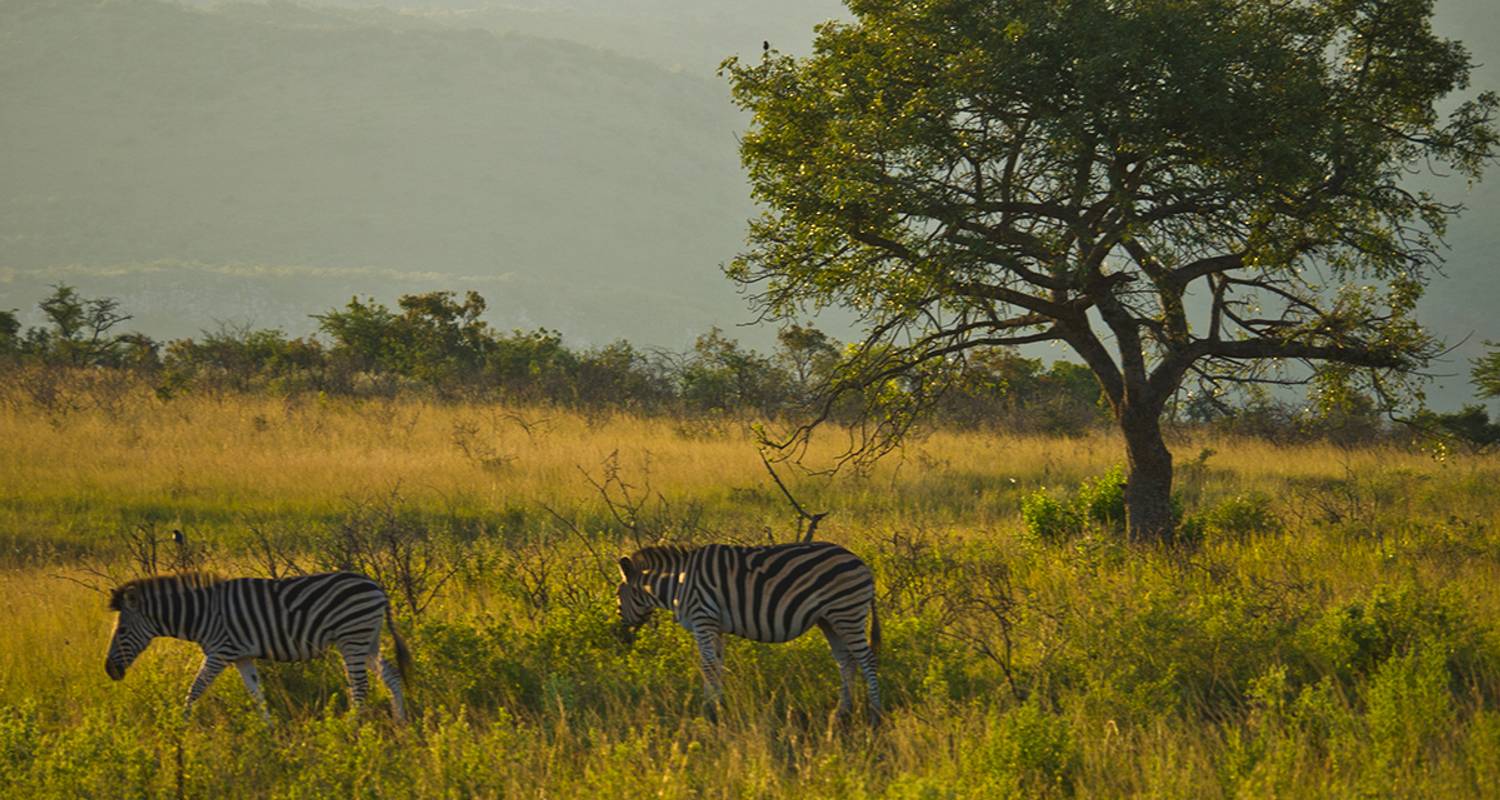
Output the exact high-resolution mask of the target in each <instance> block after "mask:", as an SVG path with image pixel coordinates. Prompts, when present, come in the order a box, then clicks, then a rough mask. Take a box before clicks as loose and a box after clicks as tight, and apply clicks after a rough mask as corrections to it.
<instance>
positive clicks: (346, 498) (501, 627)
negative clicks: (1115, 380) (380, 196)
mask: <svg viewBox="0 0 1500 800" xmlns="http://www.w3.org/2000/svg"><path fill="white" fill-rule="evenodd" d="M10 400H11V402H8V403H4V404H0V442H4V443H5V445H4V448H3V450H0V537H3V539H0V544H3V546H4V547H5V548H6V552H5V553H4V554H3V563H4V565H5V566H4V567H3V571H0V614H3V615H4V619H6V620H7V623H6V624H5V625H4V626H0V794H4V795H8V796H35V797H50V796H59V797H61V796H67V797H76V796H161V795H172V794H175V793H177V792H178V791H179V789H180V790H181V791H182V793H184V794H185V795H187V796H206V795H231V796H277V797H306V796H320V797H321V796H327V795H329V794H344V795H355V796H370V797H376V796H381V797H387V796H412V797H439V796H443V797H469V796H491V797H512V796H513V797H533V796H548V797H560V796H599V795H604V794H608V795H611V796H621V797H637V796H639V797H646V796H651V797H662V796H667V797H697V796H735V797H741V796H756V797H759V796H788V795H790V796H810V797H857V796H888V797H1005V796H1013V797H1045V796H1052V797H1063V796H1076V797H1116V796H1127V795H1136V796H1152V797H1228V796H1242V797H1274V796H1282V797H1349V796H1356V795H1359V796H1366V795H1369V796H1410V797H1432V796H1496V795H1497V793H1500V789H1497V786H1500V767H1497V766H1496V765H1497V764H1500V636H1497V631H1496V628H1495V620H1497V619H1500V534H1497V523H1500V497H1497V494H1496V493H1495V492H1493V491H1492V488H1491V487H1493V486H1494V485H1495V480H1496V478H1497V477H1500V461H1497V460H1495V459H1492V458H1475V459H1464V460H1458V461H1447V462H1438V461H1433V460H1431V459H1429V458H1427V457H1425V456H1423V455H1421V454H1419V453H1413V452H1406V451H1403V450H1400V449H1394V448H1388V449H1379V450H1342V449H1338V448H1333V447H1324V446H1305V447H1295V448H1284V447H1274V446H1271V445H1268V444H1266V443H1263V442H1257V441H1249V440H1215V441H1208V440H1203V441H1199V440H1191V439H1190V440H1184V441H1181V442H1178V443H1177V444H1176V445H1175V446H1174V452H1175V453H1176V454H1177V460H1178V464H1179V466H1180V470H1179V488H1180V493H1181V495H1182V498H1183V502H1184V506H1185V507H1184V511H1185V513H1186V514H1188V515H1189V516H1190V517H1192V518H1193V519H1195V520H1198V522H1197V523H1195V524H1198V525H1199V528H1198V530H1199V531H1200V532H1201V536H1202V539H1201V542H1199V543H1198V544H1197V546H1196V549H1194V548H1187V549H1177V550H1170V551H1168V550H1154V549H1142V548H1135V547H1131V546H1127V545H1124V544H1122V543H1121V542H1120V541H1119V537H1118V536H1117V535H1115V534H1114V533H1113V532H1112V531H1111V530H1110V529H1109V526H1108V523H1107V521H1105V522H1101V521H1100V520H1098V519H1094V518H1091V517H1090V518H1087V519H1086V521H1085V522H1083V523H1081V524H1080V525H1079V527H1078V528H1077V529H1076V530H1069V531H1067V532H1065V533H1064V534H1061V535H1057V536H1053V537H1049V538H1041V537H1037V536H1034V535H1031V534H1029V533H1028V531H1027V526H1026V525H1024V524H1023V523H1022V520H1021V519H1020V516H1019V512H1020V508H1021V506H1022V501H1023V499H1024V498H1027V497H1033V496H1038V495H1043V496H1047V497H1053V498H1056V499H1057V500H1058V502H1071V501H1070V500H1069V498H1070V497H1071V496H1072V495H1073V494H1074V493H1075V492H1076V491H1077V489H1078V487H1079V486H1080V485H1082V484H1084V483H1085V482H1090V483H1089V485H1090V486H1094V485H1096V484H1097V481H1096V480H1095V478H1096V476H1099V475H1102V474H1105V473H1106V472H1107V471H1108V470H1109V469H1110V468H1111V467H1112V466H1114V465H1116V464H1117V463H1118V462H1119V460H1120V455H1119V454H1120V452H1121V448H1120V447H1119V444H1118V442H1116V441H1115V440H1114V439H1113V438H1111V437H1109V436H1107V435H1103V434H1098V435H1089V436H1085V437H1080V438H1072V439H1062V438H1058V439H1047V438H1026V437H1021V438H1018V437H1007V436H1003V435H1000V434H994V433H964V434H960V433H935V434H932V435H928V436H925V437H923V438H921V439H919V440H915V441H913V442H912V443H911V444H910V445H909V446H908V447H907V448H905V449H904V450H903V451H901V452H899V453H896V454H893V456H892V457H891V458H889V459H887V460H886V461H884V462H882V463H880V464H879V465H877V466H876V467H875V468H873V469H871V470H870V471H868V472H867V473H863V474H853V473H847V472H846V473H840V474H839V475H837V476H835V477H832V478H829V477H821V476H815V475H806V474H802V473H800V472H797V471H794V470H790V469H782V473H783V477H784V478H786V479H787V480H788V481H789V483H790V484H791V487H792V489H793V491H794V492H796V494H797V495H798V497H799V499H801V500H802V501H803V502H804V504H805V505H808V506H810V507H812V508H813V509H814V510H833V511H834V514H833V515H832V516H830V517H828V518H827V520H826V521H825V522H824V524H823V525H822V526H821V527H820V528H819V535H820V537H824V538H829V539H832V540H835V541H839V542H841V543H844V544H846V545H847V546H849V547H851V548H852V549H854V550H855V551H856V552H858V553H860V554H861V555H863V556H864V557H865V558H866V560H868V561H869V562H870V563H871V565H872V566H873V567H874V569H875V571H876V573H877V577H878V581H879V590H880V604H881V614H882V621H883V623H884V627H885V636H884V638H885V645H884V648H883V652H882V654H881V657H882V662H881V663H882V683H883V687H884V689H885V692H886V695H887V697H888V698H889V705H890V707H891V711H892V713H891V716H890V719H889V724H888V725H887V726H885V727H884V728H882V729H881V730H880V731H878V732H876V733H870V732H868V731H866V730H864V729H863V728H860V727H858V726H855V727H852V728H849V729H841V728H839V727H837V726H835V725H834V724H833V723H832V721H831V712H832V711H833V708H834V705H835V703H836V699H837V671H836V669H835V667H834V664H833V661H832V659H831V657H830V656H829V654H828V652H827V646H826V644H825V643H824V642H823V641H822V640H821V639H820V638H819V637H817V636H816V635H810V636H807V637H804V638H803V639H802V640H799V641H797V642H794V643H791V644H787V645H779V646H767V645H756V644H752V643H747V642H741V641H731V642H730V648H729V653H728V664H729V674H728V676H727V679H726V683H727V697H726V701H725V707H724V713H723V715H722V719H721V721H720V722H719V723H718V724H717V725H715V724H711V723H709V722H707V721H706V720H705V719H704V718H703V714H702V708H701V702H700V700H699V696H700V687H699V679H698V677H697V675H696V673H695V668H694V666H693V665H694V657H693V653H692V643H691V640H690V638H689V637H688V636H687V635H686V634H685V633H684V632H682V631H681V630H678V629H676V628H675V627H674V626H673V625H672V624H670V621H668V620H658V621H657V622H656V623H654V624H653V625H651V626H648V628H647V629H646V630H645V631H644V632H643V634H642V636H641V637H640V639H638V640H637V641H636V642H635V643H634V644H633V645H632V646H628V647H627V646H626V645H624V644H622V643H620V642H619V641H618V640H617V639H615V638H614V636H613V633H612V621H613V613H614V611H613V607H612V602H613V601H612V593H611V581H612V578H611V577H610V575H609V569H610V561H611V559H612V557H613V556H614V555H616V554H617V553H619V552H622V551H626V550H629V549H631V548H632V547H633V546H634V544H635V541H634V536H633V535H632V534H631V533H630V532H629V531H628V529H627V528H626V527H624V526H622V525H621V524H620V522H619V521H618V520H617V519H616V517H615V515H614V514H612V513H611V510H610V508H609V507H608V505H607V504H606V503H605V501H604V499H603V498H602V497H601V495H600V493H599V490H598V488H597V487H596V486H595V484H600V485H604V486H605V487H606V488H607V489H609V490H610V491H611V492H612V494H611V497H612V498H613V499H614V500H615V501H616V504H617V505H616V508H615V511H616V512H618V511H620V502H621V495H620V492H621V491H629V492H631V493H632V496H633V497H635V498H637V499H641V498H645V500H646V502H644V503H642V505H641V506H640V510H639V519H638V520H637V521H636V522H637V526H638V527H639V528H640V530H641V532H642V533H643V534H644V535H649V536H656V535H664V536H668V537H671V538H675V539H681V540H688V541H702V540H705V539H709V538H729V539H735V540H738V541H746V542H757V541H767V540H771V539H775V540H777V541H785V540H787V539H788V538H790V537H791V536H792V535H793V533H794V531H795V528H796V525H795V519H794V516H793V515H792V514H791V513H790V511H789V510H788V508H787V507H786V505H785V503H784V501H783V500H782V499H781V498H780V495H779V492H778V490H776V489H775V487H774V486H773V485H772V484H771V483H770V481H769V478H768V477H767V476H766V475H765V471H764V467H763V466H762V464H761V462H760V459H759V457H758V456H757V455H756V452H755V448H754V438H753V436H752V435H751V434H750V432H749V430H748V429H747V428H746V427H745V426H744V425H743V424H741V423H740V422H738V421H735V420H729V419H717V418H712V419H694V420H676V419H655V418H653V419H645V418H637V417H631V416H624V415H614V416H603V417H587V416H581V415H578V414H573V413H568V412H565V411H560V410H556V409H547V408H497V407H491V406H464V405H438V404H428V403H424V402H419V401H400V402H378V401H368V402H359V403H356V402H349V401H327V400H321V399H318V398H305V399H300V400H281V399H272V398H246V397H224V398H178V399H174V400H171V401H168V402H163V401H161V400H158V399H157V398H155V397H154V396H151V395H149V394H136V393H126V394H124V395H120V396H114V397H110V398H105V400H103V401H100V402H98V403H97V404H83V405H82V406H81V407H79V408H75V409H73V410H67V411H58V410H56V409H54V410H52V411H47V410H45V409H39V408H37V407H36V406H35V405H33V404H30V403H27V402H23V401H21V400H19V399H17V398H10ZM840 444H842V442H841V441H838V440H837V437H836V435H830V436H828V437H825V438H824V439H823V440H821V441H820V442H819V443H818V444H817V447H816V448H815V450H814V452H813V453H812V454H811V457H810V459H809V460H810V461H811V462H812V463H822V464H826V463H827V462H828V461H829V459H831V458H832V456H833V455H834V454H835V453H836V452H837V448H838V446H839V445H840ZM611 465H612V466H611ZM611 469H614V470H615V471H614V472H610V470H611ZM611 476H613V478H614V480H611ZM648 487H649V488H648ZM393 490H395V493H396V494H395V495H394V496H396V497H397V498H398V499H397V500H396V501H393V502H399V503H400V506H401V512H402V514H404V515H406V516H405V517H403V518H409V519H410V520H412V521H413V524H416V525H424V526H428V527H430V528H431V529H432V530H441V531H444V532H445V534H444V535H446V536H450V537H452V538H453V539H454V542H455V547H457V548H458V549H456V550H455V551H454V552H456V553H459V554H460V557H461V562H462V563H460V564H459V566H460V570H459V573H458V575H457V577H456V578H455V580H454V581H453V582H452V583H451V584H449V585H448V587H447V589H446V590H445V591H444V592H443V593H442V594H441V595H440V597H439V599H438V600H437V601H436V602H435V603H434V604H433V605H432V606H431V607H430V608H429V609H428V610H427V611H426V612H425V613H423V614H421V615H420V616H416V617H413V616H412V615H410V614H403V615H402V617H401V619H400V620H399V624H401V625H402V626H403V629H404V630H405V632H406V633H407V635H408V638H409V641H410V642H411V645H412V648H413V651H414V653H415V656H416V661H417V669H416V674H415V675H414V676H413V678H412V685H411V691H410V695H409V696H410V699H411V705H412V708H413V710H414V712H415V713H414V716H415V721H414V722H413V724H412V725H410V726H409V727H406V728H398V727H395V726H393V725H392V724H391V723H390V722H389V717H388V714H387V713H386V712H385V710H384V709H383V708H381V707H380V702H381V699H382V698H377V702H376V704H374V706H373V707H372V708H370V709H367V710H366V711H365V712H364V713H363V714H362V715H360V717H359V718H354V717H351V716H350V715H348V714H347V713H346V712H345V706H346V701H345V700H344V699H343V696H342V691H343V680H342V676H341V675H340V674H339V670H338V667H337V665H336V663H335V660H334V659H332V658H330V659H328V660H326V661H323V662H313V663H311V664H305V665H266V667H265V668H264V674H265V676H266V678H265V683H266V686H267V690H268V694H269V696H270V700H271V706H272V711H273V717H274V721H273V722H272V724H271V725H270V726H269V727H267V726H265V725H264V724H262V723H261V722H260V720H259V717H258V716H257V715H256V713H255V711H254V709H253V707H252V706H251V703H250V700H249V697H248V694H247V693H246V692H245V690H244V688H243V687H242V686H241V685H240V684H239V682H238V680H237V679H235V678H234V676H233V675H230V676H228V677H226V678H223V679H221V681H220V682H219V683H218V684H216V685H215V687H214V689H213V690H212V691H211V692H210V693H209V695H208V696H207V697H206V698H205V699H204V700H203V701H201V702H200V703H199V705H198V707H197V708H196V709H195V711H194V716H193V718H192V719H191V720H190V721H187V722H184V721H183V720H182V716H181V703H182V699H183V696H184V695H185V693H186V690H187V685H188V683H189V682H190V680H191V677H192V674H193V672H194V670H195V669H196V666H197V658H198V655H197V654H196V653H195V652H194V649H193V648H192V647H191V646H190V645H186V644H183V643H178V642H162V643H158V644H156V645H154V646H153V647H152V648H151V649H150V650H149V651H148V652H147V654H146V655H145V656H144V657H143V658H142V659H141V661H140V662H139V663H138V664H137V665H136V666H135V667H133V668H132V670H131V672H130V674H129V675H128V676H127V678H126V679H125V681H123V682H122V683H119V684H115V683H112V682H110V681H109V680H108V679H107V678H106V677H105V675H104V671H103V669H102V668H101V666H102V664H101V662H102V659H103V654H104V649H105V644H106V641H107V637H108V634H109V626H110V624H111V619H110V615H109V614H108V612H107V611H106V609H105V608H104V602H103V598H102V597H100V596H99V595H98V594H96V593H94V592H92V591H90V590H89V588H87V586H86V584H90V583H96V584H97V583H98V582H99V579H98V577H97V576H96V575H95V574H94V573H93V572H91V570H98V569H100V568H101V567H107V568H108V569H117V570H120V571H124V570H126V568H127V561H128V555H127V553H126V552H125V548H123V547H122V545H121V542H122V539H121V536H120V534H121V532H122V531H125V532H128V531H131V530H135V529H138V528H139V527H141V526H155V527H156V528H160V529H163V530H165V529H168V528H174V527H175V528H181V529H183V530H184V531H186V532H187V534H188V536H189V541H190V542H191V543H192V545H193V546H194V547H198V548H202V549H203V550H204V551H206V552H208V553H209V555H210V556H211V557H212V558H213V560H214V561H215V563H216V564H217V565H218V566H219V567H220V568H223V569H226V570H229V571H231V572H247V573H248V572H254V571H256V570H257V569H259V561H258V560H257V558H256V556H255V553H254V551H253V547H252V545H253V544H254V542H255V540H254V537H253V536H252V535H251V534H250V533H249V531H250V530H251V529H252V528H258V529H268V528H274V529H276V530H277V531H279V532H280V533H281V534H283V535H284V538H283V539H281V540H280V541H282V543H283V545H284V546H287V547H290V548H293V549H297V548H305V549H306V550H309V551H311V550H315V549H316V548H317V547H318V546H319V544H318V543H319V541H320V538H319V537H320V536H323V535H325V534H326V533H327V532H328V531H329V530H331V529H333V528H336V527H337V526H338V525H340V524H348V521H349V519H350V518H351V514H352V513H353V512H352V511H351V509H357V508H358V507H360V505H361V504H365V503H369V502H372V498H390V497H392V496H393V495H392V492H393ZM382 502H385V500H382ZM1102 519H1107V516H1106V517H1103V518H1102ZM628 521H630V520H629V519H627V522H628ZM523 567H524V568H525V569H527V570H532V571H533V572H532V573H525V574H523V571H522V569H521V568H523ZM532 574H534V575H536V576H540V577H535V578H534V579H533V578H529V577H527V575H532Z"/></svg>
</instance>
